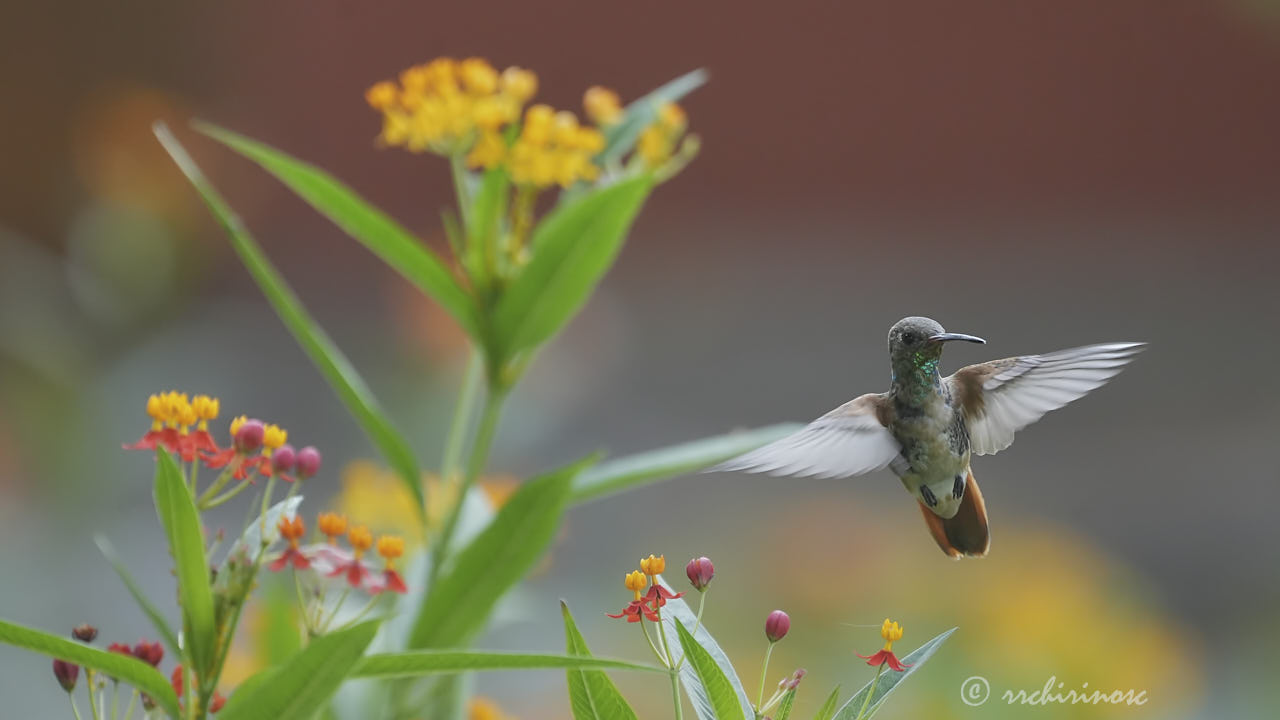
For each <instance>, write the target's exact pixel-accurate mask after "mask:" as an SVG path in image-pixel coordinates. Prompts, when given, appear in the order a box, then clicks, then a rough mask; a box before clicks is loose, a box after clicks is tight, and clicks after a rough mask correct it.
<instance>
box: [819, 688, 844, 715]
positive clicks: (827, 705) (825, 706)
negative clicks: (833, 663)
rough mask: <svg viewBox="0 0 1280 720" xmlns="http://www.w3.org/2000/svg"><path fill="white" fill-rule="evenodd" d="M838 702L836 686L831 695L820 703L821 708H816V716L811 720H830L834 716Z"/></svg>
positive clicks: (838, 689) (838, 694) (838, 696)
mask: <svg viewBox="0 0 1280 720" xmlns="http://www.w3.org/2000/svg"><path fill="white" fill-rule="evenodd" d="M839 702H840V686H839V685H836V687H835V689H834V690H832V691H831V694H830V695H828V696H827V701H826V702H824V703H822V707H820V708H818V714H817V715H814V716H813V720H831V716H832V715H835V714H836V705H837V704H838V703H839Z"/></svg>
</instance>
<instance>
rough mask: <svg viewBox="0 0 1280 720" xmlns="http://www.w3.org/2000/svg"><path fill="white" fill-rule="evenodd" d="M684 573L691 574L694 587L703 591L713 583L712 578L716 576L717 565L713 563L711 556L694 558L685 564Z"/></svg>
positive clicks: (690, 577) (690, 579)
mask: <svg viewBox="0 0 1280 720" xmlns="http://www.w3.org/2000/svg"><path fill="white" fill-rule="evenodd" d="M684 574H685V575H688V576H689V582H690V583H692V584H693V587H694V589H695V590H697V591H698V592H702V591H704V590H706V589H707V586H708V585H710V584H711V578H713V577H715V576H716V566H715V565H712V564H711V560H710V559H709V558H705V557H700V558H694V559H692V560H690V561H689V564H688V565H685V566H684Z"/></svg>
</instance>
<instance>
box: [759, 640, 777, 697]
mask: <svg viewBox="0 0 1280 720" xmlns="http://www.w3.org/2000/svg"><path fill="white" fill-rule="evenodd" d="M776 644H777V643H772V642H771V643H769V649H768V650H765V651H764V665H763V666H762V667H761V668H760V691H759V692H757V693H756V713H757V714H759V711H760V706H761V705H763V704H764V679H765V677H766V676H768V674H769V657H770V656H772V655H773V646H774V645H776Z"/></svg>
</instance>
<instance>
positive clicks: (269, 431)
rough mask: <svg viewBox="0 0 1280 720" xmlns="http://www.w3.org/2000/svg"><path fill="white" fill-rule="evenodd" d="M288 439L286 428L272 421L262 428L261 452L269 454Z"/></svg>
mask: <svg viewBox="0 0 1280 720" xmlns="http://www.w3.org/2000/svg"><path fill="white" fill-rule="evenodd" d="M288 441H289V432H288V431H287V430H285V429H284V428H282V427H280V426H279V425H276V424H274V423H271V424H268V425H267V426H266V427H264V428H263V430H262V453H263V454H264V455H269V454H271V453H272V452H275V450H276V449H278V448H279V447H280V446H281V445H283V444H285V443H286V442H288Z"/></svg>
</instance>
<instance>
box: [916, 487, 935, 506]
mask: <svg viewBox="0 0 1280 720" xmlns="http://www.w3.org/2000/svg"><path fill="white" fill-rule="evenodd" d="M920 499H921V500H924V504H925V505H928V506H929V507H931V508H935V507H938V496H937V495H934V494H933V491H932V490H930V489H929V486H928V485H921V486H920Z"/></svg>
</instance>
